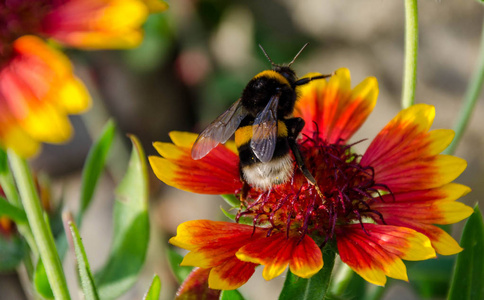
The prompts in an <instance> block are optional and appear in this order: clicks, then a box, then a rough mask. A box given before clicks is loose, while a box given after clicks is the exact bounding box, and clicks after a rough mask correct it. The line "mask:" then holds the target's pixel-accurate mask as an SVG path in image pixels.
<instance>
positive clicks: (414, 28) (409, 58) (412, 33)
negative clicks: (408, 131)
mask: <svg viewBox="0 0 484 300" xmlns="http://www.w3.org/2000/svg"><path fill="white" fill-rule="evenodd" d="M417 56H418V7H417V0H405V69H404V73H403V88H402V108H404V109H405V108H407V107H410V106H412V105H413V104H414V103H415V86H416V83H417Z"/></svg>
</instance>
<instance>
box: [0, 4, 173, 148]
mask: <svg viewBox="0 0 484 300" xmlns="http://www.w3.org/2000/svg"><path fill="white" fill-rule="evenodd" d="M163 9H166V4H164V2H161V1H159V2H158V0H145V1H142V0H16V1H4V2H3V3H2V4H1V5H0V24H1V26H0V146H1V147H6V148H12V149H14V150H15V151H16V152H17V153H18V154H20V155H22V156H27V157H28V156H32V155H34V154H35V153H37V151H38V149H39V147H40V143H41V142H49V143H61V142H65V141H67V140H68V139H69V137H70V136H71V131H72V129H71V125H70V122H69V119H68V115H69V114H77V113H81V112H83V111H84V110H86V109H87V108H88V107H89V103H90V98H89V95H88V92H87V90H86V88H85V87H84V85H83V84H82V82H81V81H79V80H78V79H77V78H76V77H75V76H74V74H73V70H72V65H71V63H70V62H69V60H68V58H67V57H66V56H65V55H64V54H63V53H61V52H60V51H58V50H55V49H53V48H52V47H51V46H50V45H48V44H47V43H45V42H44V40H43V39H42V38H44V39H50V40H54V41H55V42H57V43H58V44H62V45H66V46H70V47H76V48H83V49H113V48H117V49H120V48H132V47H135V46H137V45H139V44H140V43H141V40H142V32H141V25H142V23H143V22H144V21H145V19H146V17H147V16H148V13H149V12H150V11H153V12H156V11H161V10H163Z"/></svg>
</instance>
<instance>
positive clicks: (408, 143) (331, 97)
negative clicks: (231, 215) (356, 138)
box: [150, 69, 472, 289]
mask: <svg viewBox="0 0 484 300" xmlns="http://www.w3.org/2000/svg"><path fill="white" fill-rule="evenodd" d="M299 93H300V98H299V100H298V102H297V104H296V111H295V116H298V117H301V118H303V119H304V120H305V122H306V127H305V128H304V130H303V132H302V138H301V139H300V140H299V148H300V151H301V152H302V154H303V156H304V158H305V160H306V166H308V168H309V171H310V172H311V174H312V175H313V176H314V177H315V178H316V180H317V183H318V186H319V188H320V190H321V191H322V197H320V195H319V194H318V192H317V191H316V188H315V187H314V186H313V185H312V184H310V183H309V182H308V181H307V179H306V178H305V177H304V176H303V174H301V172H300V171H299V170H298V169H297V168H296V171H295V173H294V175H293V177H292V179H291V180H290V181H289V182H287V183H284V184H281V185H277V186H274V187H272V188H271V189H270V190H269V191H265V192H264V191H259V190H257V189H254V188H251V189H250V191H249V193H248V197H247V198H246V199H243V200H242V203H241V208H240V210H239V212H238V214H237V218H236V219H237V220H242V218H243V219H244V220H247V218H248V219H249V220H251V221H252V224H253V225H244V224H239V223H227V222H214V221H209V220H197V221H189V222H185V223H183V224H181V225H180V226H179V227H178V230H177V235H176V236H175V237H173V238H172V239H170V242H171V243H172V244H174V245H176V246H178V247H181V248H184V249H187V250H189V251H190V252H189V253H188V254H187V255H186V256H185V258H184V260H183V262H182V264H183V265H190V266H197V267H200V268H205V269H209V270H210V274H209V279H208V281H209V286H210V287H211V288H213V289H235V288H237V287H239V286H241V285H242V284H244V283H245V282H246V281H247V280H248V279H249V278H250V277H251V275H252V273H253V272H254V269H255V267H256V266H258V265H263V266H264V270H263V276H264V278H265V279H267V280H270V279H272V278H274V277H276V276H279V275H280V274H281V273H282V272H283V271H284V270H285V268H286V267H287V266H289V268H290V270H291V272H293V273H294V274H295V275H297V276H299V277H303V278H308V277H311V276H312V275H314V274H315V273H317V272H318V271H319V270H320V269H321V268H323V263H324V262H323V259H322V252H321V247H322V246H325V245H328V244H332V245H335V247H336V248H337V251H338V253H339V256H340V258H341V260H342V261H343V262H345V263H346V264H347V265H348V266H349V267H351V268H352V269H353V270H354V271H355V272H356V273H358V274H359V275H360V276H362V277H363V278H364V279H366V280H367V281H369V282H371V283H374V284H376V285H384V284H385V283H386V278H387V277H392V278H396V279H401V280H408V278H407V272H406V268H405V265H404V263H403V261H402V260H425V259H429V258H433V257H435V256H436V253H439V254H443V255H450V254H455V253H458V252H460V251H461V250H462V248H460V247H459V245H458V244H457V242H456V241H455V240H454V239H453V238H452V237H451V236H450V235H448V234H447V233H446V232H445V231H443V230H441V229H440V228H439V227H437V226H435V225H436V224H452V223H455V222H458V221H460V220H462V219H464V218H466V217H468V216H469V215H470V214H471V213H472V209H471V208H470V207H468V206H466V205H464V204H462V203H459V202H456V201H455V200H456V199H458V198H460V197H461V196H463V195H465V194H467V193H468V192H469V188H467V187H466V186H463V185H460V184H456V183H452V181H453V180H454V179H455V178H457V177H458V176H459V175H460V174H461V173H462V172H463V171H464V169H465V168H466V162H465V161H464V160H462V159H460V158H457V157H454V156H449V155H442V154H440V153H441V152H442V151H443V150H444V149H445V148H446V147H447V146H448V145H449V143H450V142H451V140H452V139H453V135H454V133H453V131H452V130H445V129H437V130H432V131H429V129H430V126H431V125H432V122H433V119H434V115H435V109H434V107H432V106H430V105H425V104H418V105H414V106H412V107H410V108H408V109H405V110H403V111H401V112H400V113H399V114H398V115H397V116H396V117H395V118H393V120H391V121H390V122H389V123H388V124H387V125H386V126H385V128H383V130H381V131H380V133H379V134H378V135H377V137H376V138H375V139H374V140H373V141H372V142H371V144H370V145H369V147H368V149H367V150H366V152H365V153H364V154H363V155H359V154H356V153H354V152H353V149H352V145H351V144H348V140H349V139H350V138H351V137H352V135H353V134H354V133H355V131H356V130H357V129H358V128H359V127H360V126H361V125H362V123H363V122H364V121H365V119H366V118H367V117H368V115H369V114H370V112H371V111H372V109H373V107H374V106H375V104H376V99H377V95H378V84H377V81H376V79H375V78H367V79H365V80H364V81H363V82H361V83H360V84H359V85H358V86H356V87H355V88H353V89H352V88H351V81H350V73H349V71H348V70H346V69H340V70H338V71H337V72H336V74H335V75H334V76H333V77H332V78H331V79H330V80H329V81H325V80H316V81H312V82H311V83H309V84H307V85H305V86H302V87H301V89H300V91H299ZM170 136H171V139H172V141H173V144H171V143H159V142H156V143H154V146H155V148H156V149H157V151H158V152H159V153H160V154H161V155H162V157H157V156H152V157H150V163H151V166H152V168H153V170H154V172H155V174H156V175H157V176H158V178H159V179H161V180H162V181H164V182H165V183H167V184H169V185H172V186H175V187H177V188H180V189H183V190H187V191H191V192H195V193H205V194H235V195H239V193H240V191H241V188H242V183H241V181H240V176H239V171H238V156H237V153H236V150H235V148H234V146H233V144H231V143H227V144H226V145H219V146H218V147H217V148H215V149H214V150H213V151H212V152H210V153H209V154H208V155H207V156H206V157H204V158H202V159H201V160H198V161H194V160H192V159H191V157H190V150H191V146H192V144H193V143H194V141H195V139H196V137H197V135H196V134H191V133H182V132H172V133H171V135H170Z"/></svg>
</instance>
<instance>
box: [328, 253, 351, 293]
mask: <svg viewBox="0 0 484 300" xmlns="http://www.w3.org/2000/svg"><path fill="white" fill-rule="evenodd" d="M353 274H354V272H353V270H351V268H350V267H348V265H347V264H345V263H343V262H342V261H341V260H340V261H339V268H338V272H337V273H336V274H335V276H334V278H333V280H332V282H331V294H332V295H334V296H343V293H344V292H345V291H346V288H347V287H348V284H349V283H350V280H351V278H352V277H353Z"/></svg>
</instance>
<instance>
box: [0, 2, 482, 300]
mask: <svg viewBox="0 0 484 300" xmlns="http://www.w3.org/2000/svg"><path fill="white" fill-rule="evenodd" d="M169 4H170V9H169V10H168V11H166V12H164V13H161V14H159V15H152V16H150V18H149V20H148V22H147V23H146V24H145V31H146V36H145V40H144V42H143V44H142V45H141V46H140V47H139V48H137V49H134V50H129V51H93V52H81V51H70V52H68V54H69V56H70V57H71V59H72V60H73V61H74V63H75V70H76V74H77V75H78V76H80V77H81V78H82V80H83V81H84V82H85V83H86V84H87V85H88V88H89V89H90V91H91V95H92V97H93V100H94V101H93V102H94V103H93V107H92V108H91V110H90V111H89V112H88V113H86V114H85V115H83V116H74V117H72V122H73V124H74V126H75V127H76V130H75V136H74V138H73V139H72V141H71V142H69V143H68V144H66V145H60V146H53V145H45V146H44V150H43V152H42V153H41V154H40V155H39V156H38V157H37V158H35V159H34V160H33V161H32V164H33V167H34V169H35V170H36V171H38V172H43V173H46V174H48V175H49V176H51V177H52V179H51V181H52V187H53V190H52V199H53V201H54V202H56V201H57V202H58V201H59V199H61V198H62V199H63V200H64V202H65V205H66V207H67V208H68V209H70V210H75V209H76V208H77V207H78V205H77V203H78V199H79V187H80V178H81V169H82V165H83V162H84V160H85V157H86V154H87V151H88V150H89V147H90V145H91V143H92V139H95V138H97V137H98V135H99V134H100V131H101V128H102V126H103V125H104V124H105V122H106V121H107V120H108V119H109V118H112V119H114V120H115V122H116V123H117V126H118V130H119V136H118V140H117V142H116V144H115V145H114V147H113V149H112V155H111V156H110V163H109V168H108V172H107V173H106V174H105V175H104V177H103V178H102V180H101V184H100V185H99V187H98V190H97V192H96V196H95V199H94V202H93V204H92V207H91V208H90V209H89V211H88V212H87V214H86V216H85V219H84V222H83V223H84V224H83V227H82V230H81V235H82V236H83V241H84V245H85V247H86V251H87V255H88V258H89V260H90V262H91V267H92V269H93V270H96V268H99V267H100V266H102V264H103V262H104V261H105V259H106V256H107V254H108V250H109V247H110V235H111V232H112V221H111V220H112V216H111V214H112V207H113V201H114V200H113V199H114V197H113V190H114V187H115V186H116V184H117V183H118V181H119V178H120V177H121V176H122V174H124V170H125V168H126V163H127V158H128V154H129V152H130V151H131V149H130V147H131V145H130V142H129V140H128V139H127V138H126V133H132V134H135V135H137V136H138V137H139V138H140V139H141V141H142V143H143V146H144V147H145V151H146V153H147V154H148V155H155V154H156V153H155V151H154V148H153V147H152V145H151V144H152V142H153V141H165V142H167V141H169V137H168V132H170V131H172V130H182V131H195V132H200V131H201V130H202V129H203V128H204V127H205V126H206V125H208V124H209V123H210V122H211V121H212V120H213V119H214V118H215V117H217V116H218V115H219V114H220V113H222V112H223V111H225V110H226V109H227V108H228V106H229V105H230V104H231V103H233V102H234V101H235V100H237V99H238V97H239V96H240V94H241V92H242V89H243V88H244V86H245V84H246V83H247V82H248V81H249V80H250V79H251V78H252V77H253V76H254V75H255V74H257V73H258V72H260V71H262V70H264V69H268V68H270V63H269V62H268V61H267V59H266V58H265V56H264V55H263V53H262V52H261V51H260V49H259V47H258V44H261V45H263V47H264V48H265V49H266V51H267V53H268V54H269V55H270V56H271V58H272V60H273V61H274V62H276V63H284V62H289V61H291V60H292V58H293V57H294V55H295V54H296V53H297V52H298V51H299V49H300V48H301V47H302V46H303V45H304V43H306V42H309V43H310V45H309V46H308V47H307V48H306V50H304V52H303V53H302V54H301V55H300V57H299V58H298V59H297V61H296V62H295V64H294V65H293V68H294V69H295V71H296V73H297V74H298V75H299V76H303V75H304V74H305V73H308V72H321V73H330V72H332V71H334V70H336V69H337V68H340V67H346V68H349V69H350V71H351V75H352V85H353V86H355V85H356V84H358V83H359V82H360V81H361V80H363V79H364V78H365V77H367V76H375V77H376V78H377V79H378V81H379V87H380V95H379V98H378V103H377V106H376V108H375V110H374V112H373V114H372V115H371V116H370V118H369V119H368V120H367V122H366V123H365V124H364V125H363V127H362V128H361V129H360V130H359V132H358V133H357V134H356V136H355V137H354V138H353V140H355V141H356V140H361V139H365V138H367V139H369V140H371V139H372V138H373V137H374V136H375V135H376V134H377V133H378V131H379V130H380V129H381V128H382V127H383V126H384V125H385V124H386V123H387V122H388V121H389V120H390V119H391V118H392V117H393V116H394V115H395V114H396V113H397V112H398V111H399V110H400V95H401V83H402V73H403V54H404V53H403V50H404V40H403V37H404V3H403V1H383V0H366V1H351V0H326V1H321V0H297V1H296V0H265V1H257V0H246V1H241V0H237V1H223V0H198V1H197V0H178V1H169ZM483 13H484V7H482V5H480V4H479V3H478V2H477V1H472V0H468V1H449V0H442V1H432V0H426V1H419V18H420V22H419V23H420V49H419V58H418V77H417V80H418V82H417V91H416V101H417V102H418V103H428V104H432V105H435V107H436V120H435V122H434V125H433V128H434V129H436V128H452V127H453V125H454V121H455V120H456V117H457V112H458V111H459V109H460V107H461V102H462V98H463V95H464V93H465V90H466V87H467V84H468V82H469V78H470V76H471V73H472V72H473V69H474V66H475V65H476V59H477V54H478V46H479V40H480V34H481V30H482V25H481V24H482V21H483ZM483 114H484V106H483V104H482V101H481V103H479V104H478V105H477V108H476V110H475V111H474V118H473V119H472V121H471V122H470V127H469V129H468V130H467V132H466V134H465V135H464V138H463V141H462V143H461V145H460V146H459V148H458V150H457V152H456V155H457V156H459V157H462V158H464V159H466V160H467V161H468V163H469V166H468V168H467V170H466V171H465V172H464V174H463V175H462V176H460V177H459V178H458V180H457V182H459V183H463V184H465V185H468V186H470V187H471V188H472V190H473V192H472V193H470V194H469V195H468V196H467V197H465V198H464V199H463V200H462V201H464V202H465V203H466V204H468V205H471V206H473V205H474V204H475V203H476V202H477V201H478V200H479V199H481V198H482V195H484V185H483V184H482V183H483V182H484V160H483V159H482V155H483V154H484V136H483V134H482V128H483V125H484V120H483V118H481V117H480V116H482V115H483ZM368 144H369V141H366V142H363V143H360V144H359V145H358V147H360V148H359V149H358V150H359V151H360V153H361V152H363V151H364V149H365V147H367V146H368ZM149 173H150V176H151V182H150V183H151V187H150V190H151V203H150V206H151V211H150V214H151V223H152V224H151V225H152V231H151V239H150V250H149V253H148V258H147V262H146V265H145V268H144V270H143V273H142V275H141V277H140V280H139V282H138V283H137V284H136V286H135V287H134V288H133V289H132V290H131V291H130V292H129V293H128V294H127V295H125V296H124V297H123V299H141V298H142V295H143V293H144V292H145V291H146V289H147V287H148V285H149V284H150V281H151V279H152V276H153V273H157V274H159V275H160V276H161V279H162V294H163V296H162V299H172V298H173V296H174V293H175V292H176V289H177V287H178V285H177V283H176V281H175V279H174V277H173V276H172V275H171V273H170V271H169V268H168V266H167V262H166V252H165V249H166V247H169V245H168V243H167V240H168V239H169V238H170V237H171V236H173V235H174V234H175V232H176V227H177V225H178V224H180V223H182V222H184V221H187V220H193V219H212V220H215V219H222V218H223V215H222V213H221V210H220V206H222V205H224V202H223V200H222V199H221V198H220V197H212V196H205V195H196V194H190V193H187V192H182V191H178V190H176V189H173V188H171V187H168V186H166V185H165V184H163V183H161V182H160V181H159V180H158V179H156V178H155V176H154V174H153V173H152V171H151V169H149ZM461 223H462V222H461ZM462 225H463V224H457V226H455V228H454V229H453V232H454V233H455V234H456V237H457V238H458V237H459V235H458V233H459V232H460V227H461V226H462ZM452 260H453V257H450V258H444V259H443V261H447V262H448V263H444V267H443V268H444V269H443V272H442V274H443V275H442V276H443V277H444V279H445V276H447V275H446V274H447V272H450V269H449V268H451V267H452ZM430 263H433V262H430ZM408 266H409V267H408V269H409V278H410V283H405V282H398V283H397V282H392V284H390V287H389V288H388V289H387V290H386V291H385V296H384V299H396V295H398V296H399V297H401V298H400V299H420V298H419V297H418V296H417V294H422V291H421V287H419V286H418V285H415V284H414V283H412V280H415V281H416V280H417V279H421V278H420V277H419V276H421V274H422V272H421V270H422V269H425V268H426V265H425V263H420V264H416V263H415V264H410V265H408ZM74 267H75V264H74V258H73V257H72V256H69V257H67V259H66V260H65V268H66V270H67V273H68V278H69V280H70V284H71V286H72V287H74V286H75V285H76V280H77V279H76V275H75V269H74ZM445 268H447V269H445ZM414 269H415V270H417V271H414ZM418 270H420V272H418ZM413 272H414V274H415V275H413ZM260 273H261V269H260V268H259V269H258V272H257V274H258V275H257V276H255V277H253V278H252V279H251V280H250V281H249V283H248V284H247V285H245V286H244V287H243V288H242V289H241V291H242V293H243V294H244V295H245V296H246V297H247V299H267V300H271V299H277V297H278V294H279V291H280V287H281V285H282V282H283V280H284V278H282V277H281V278H278V279H276V280H273V281H270V282H266V281H265V280H263V279H262V277H261V275H260ZM441 288H442V295H445V292H446V287H445V286H442V287H441ZM72 290H75V289H72ZM0 291H1V292H0V299H25V295H23V294H22V292H21V289H20V286H19V284H18V278H17V275H16V274H1V275H0ZM72 296H73V298H74V299H78V295H72Z"/></svg>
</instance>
